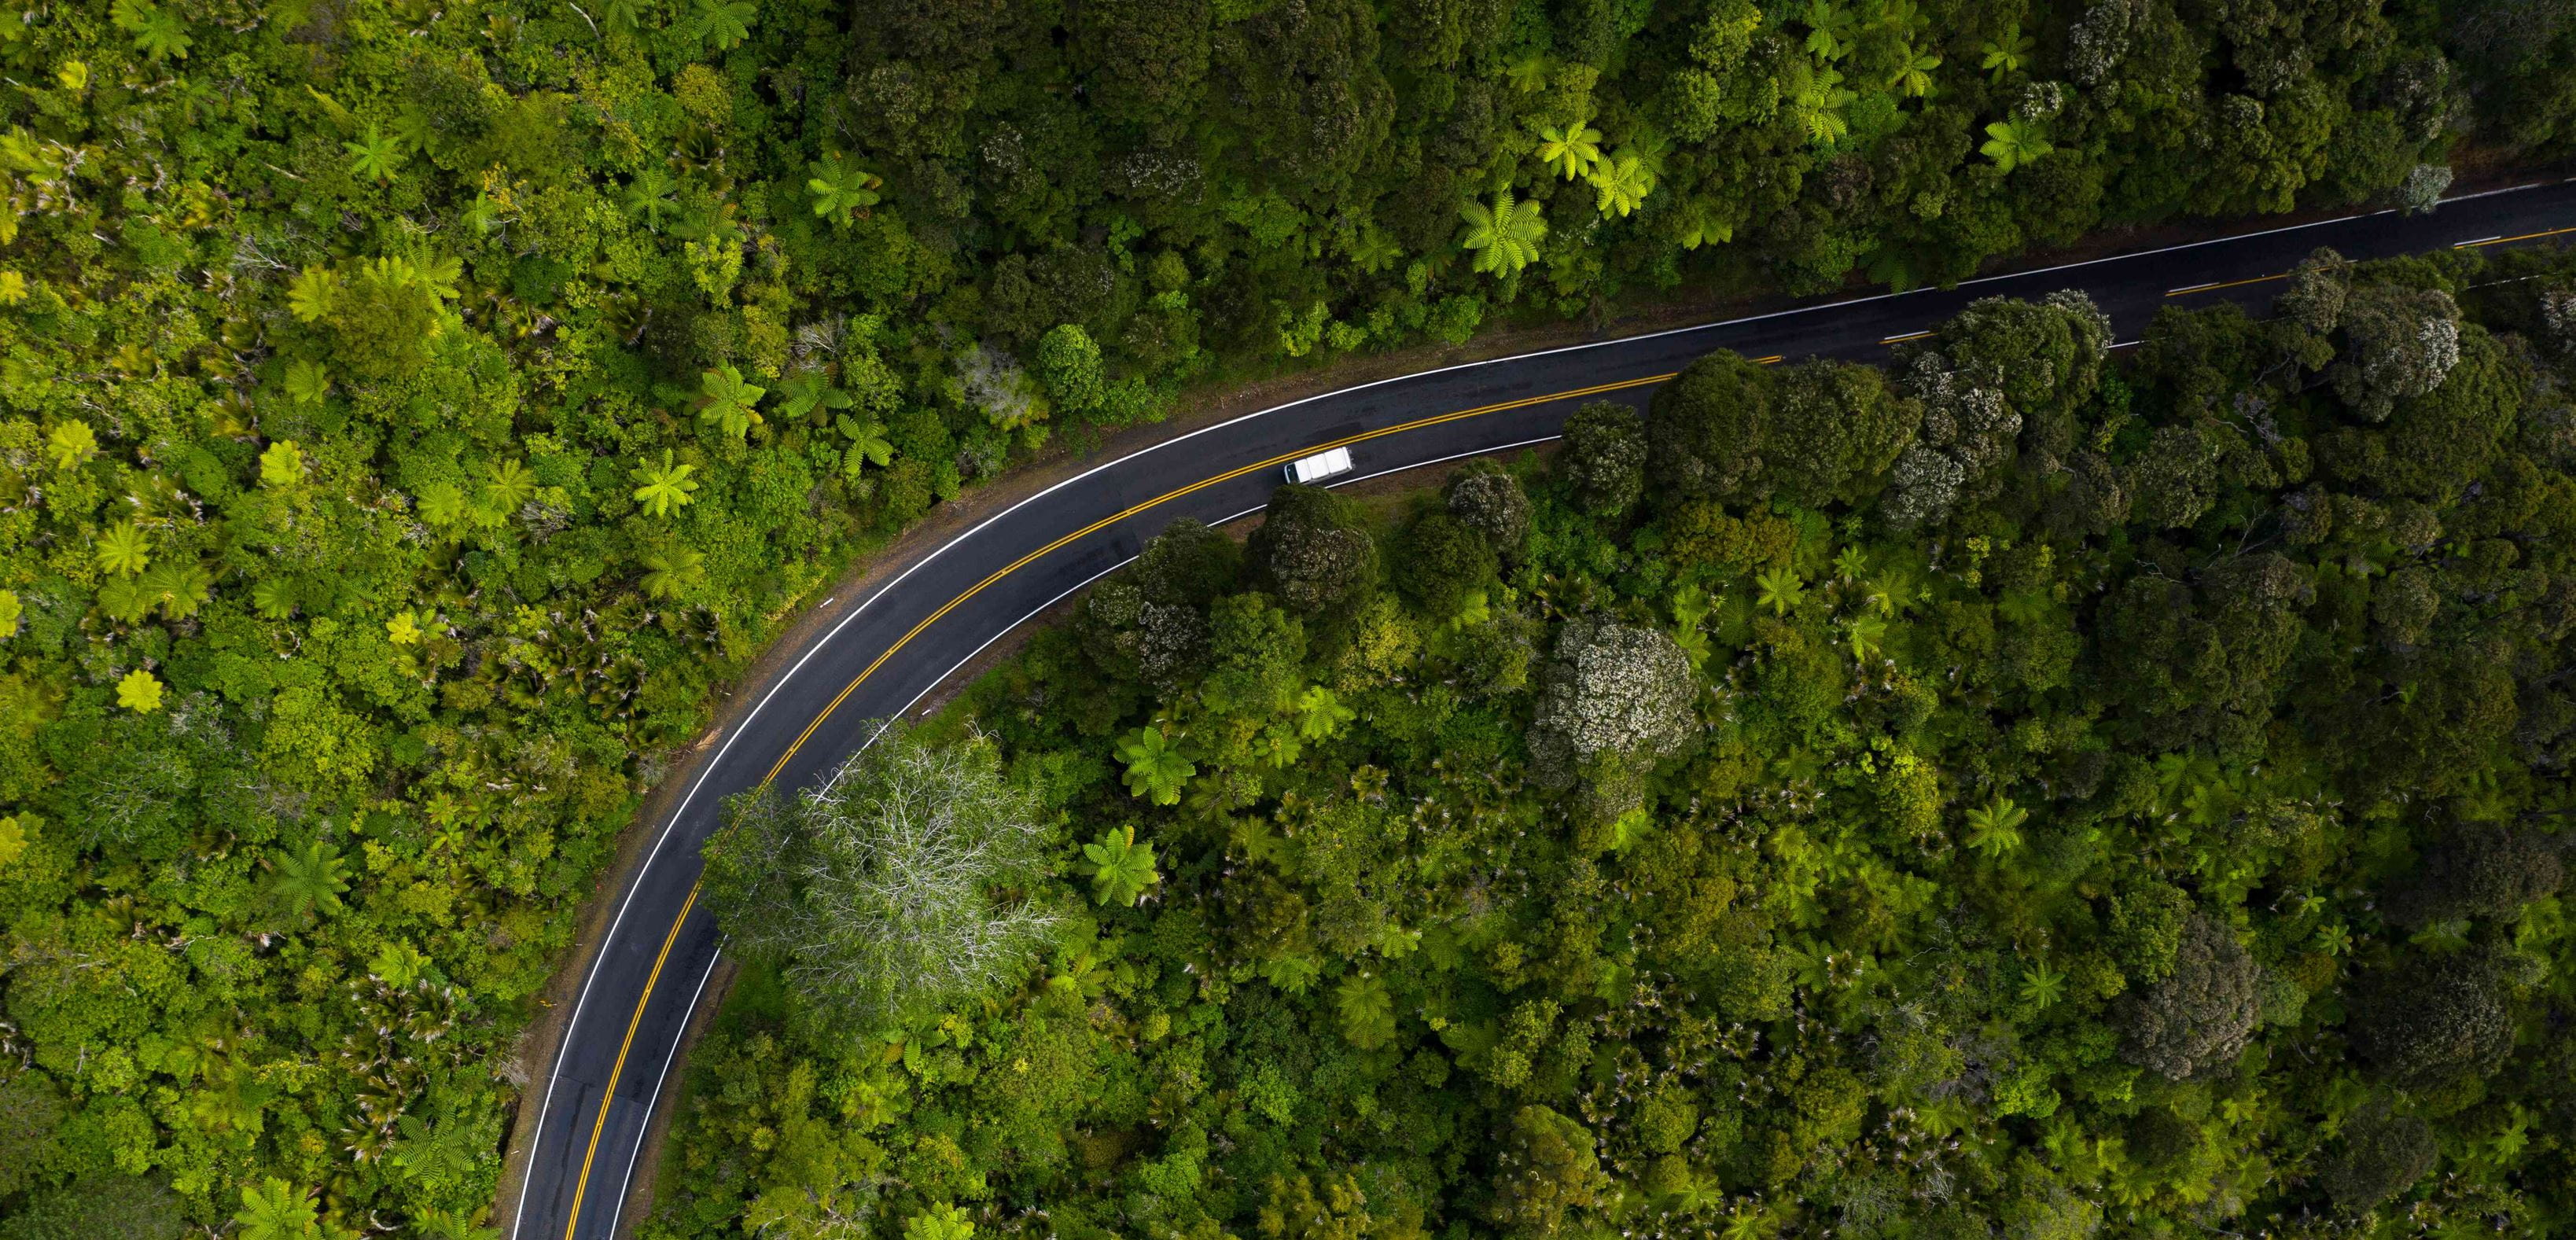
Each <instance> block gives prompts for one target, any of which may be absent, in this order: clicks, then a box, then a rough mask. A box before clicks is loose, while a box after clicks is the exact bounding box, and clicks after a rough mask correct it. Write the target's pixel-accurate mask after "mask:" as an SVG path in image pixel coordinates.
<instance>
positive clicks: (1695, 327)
mask: <svg viewBox="0 0 2576 1240" xmlns="http://www.w3.org/2000/svg"><path fill="white" fill-rule="evenodd" d="M2568 179H2569V180H2570V181H2576V177H2570V178H2568ZM2544 184H2548V182H2532V183H2530V184H2527V185H2514V186H2508V187H2506V188H2504V189H2491V190H2486V191H2484V192H2482V193H2476V194H2462V195H2460V196H2459V197H2456V198H2445V199H2442V200H2441V201H2442V202H2445V203H2449V202H2466V201H2469V200H2470V199H2473V198H2488V197H2493V196H2494V195H2497V194H2510V193H2515V192H2518V191H2521V190H2526V189H2536V188H2539V187H2540V186H2541V185H2544ZM2437 205H2438V204H2437ZM2393 209H2394V208H2391V209H2390V210H2393ZM2388 213H2389V212H2388V211H2375V212H2363V213H2359V214H2354V215H2341V216H2336V217H2335V218H2333V219H2327V220H2314V221H2311V222H2309V223H2305V224H2286V225H2283V226H2281V227H2278V228H2266V229H2261V230H2258V231H2255V232H2250V233H2237V234H2234V235H2232V236H2226V237H2213V238H2210V239H2208V240H2205V241H2190V242H2184V243H2182V244H2180V245H2169V246H2163V247H2161V248H2158V249H2153V250H2136V251H2131V252H2128V253H2122V254H2111V255H2105V256H2104V257H2101V258H2092V259H2086V260H2084V261H2082V262H2074V263H2060V264H2057V265H2056V266H2053V267H2039V268H2034V269H2032V270H2029V271H2013V272H2004V273H2000V274H1997V275H1991V276H1979V277H1977V278H1976V279H1973V280H1962V281H1960V282H1959V283H1958V285H1957V286H1956V287H1959V288H1966V287H1968V286H1970V285H1974V284H1987V283H1992V282H1994V281H1997V280H2016V279H2023V278H2027V277H2030V276H2041V275H2047V274H2049V273H2051V272H2057V271H2072V270H2074V269H2076V268H2079V267H2091V266H2095V265H2097V264H2101V263H2110V262H2121V261H2126V260H2129V259H2135V258H2146V257H2150V256H2153V255H2157V254H2170V253H2174V252H2176V251H2179V250H2193V249H2200V248H2202V247H2205V246H2212V245H2219V244H2223V243H2225V242H2229V241H2245V240H2250V239H2252V238H2255V237H2268V236H2272V235H2274V234H2276V233H2285V232H2296V231H2298V230H2300V229H2305V228H2322V227H2325V226H2326V225H2329V224H2341V223H2345V222H2348V221H2351V220H2356V219H2360V218H2363V216H2364V215H2386V214H2388ZM1932 291H1935V290H1934V289H1932V288H1930V287H1925V288H1918V289H1909V290H1907V291H1905V292H1902V293H1876V294H1872V295H1870V296H1867V297H1853V298H1847V299H1845V300H1842V301H1832V302H1820V303H1818V304H1815V305H1812V306H1797V307H1793V308H1791V309H1787V310H1774V311H1772V312H1770V313H1768V314H1752V315H1744V316H1741V317H1738V318H1732V319H1723V320H1720V321H1718V322H1714V323H1696V324H1692V325H1690V326H1687V327H1671V328H1666V329H1664V330H1662V331H1654V332H1643V333H1640V334H1638V335H1634V336H1621V337H1618V338H1616V339H1612V340H1593V341H1586V342H1583V343H1581V344H1571V345H1561V346H1559V347H1557V348H1553V349H1538V350H1534V351H1532V352H1528V353H1515V354H1511V355H1509V356H1506V357H1491V358H1485V359H1483V360H1481V361H1473V362H1459V363H1457V364H1454V365H1449V366H1440V367H1435V368H1433V369H1430V370H1417V371H1414V372H1412V373H1411V374H1404V375H1396V376H1392V377H1389V378H1385V379H1375V380H1371V381H1370V382H1367V383H1357V384H1353V385H1351V386H1349V387H1342V388H1335V389H1333V390H1331V391H1329V392H1318V393H1315V394H1314V395H1312V396H1305V397H1300V398H1298V399H1296V400H1292V401H1287V402H1285V403H1282V404H1277V405H1272V406H1270V407H1269V408H1266V409H1256V410H1253V411H1252V412H1250V413H1245V414H1239V415H1237V416H1235V417H1231V418H1228V419H1226V420H1225V421H1222V422H1214V423H1210V424H1209V425H1206V426H1203V427H1200V428H1199V429H1197V430H1194V431H1188V432H1185V433H1183V434H1179V435H1175V436H1173V437H1172V438H1170V439H1165V440H1162V441H1159V442H1156V443H1151V444H1147V445H1146V446H1144V447H1142V448H1139V449H1137V450H1136V451H1134V452H1130V453H1128V454H1126V455H1125V456H1121V457H1118V458H1116V459H1114V460H1108V461H1103V462H1101V463H1100V464H1098V465H1094V466H1092V467H1091V468H1089V469H1086V470H1084V471H1082V472H1081V473H1078V474H1075V475H1073V476H1072V477H1070V478H1066V479H1064V480H1063V481H1061V482H1057V483H1055V484H1054V485H1052V486H1049V487H1046V488H1044V489H1043V490H1040V491H1037V492H1035V493H1033V494H1030V495H1028V496H1027V497H1025V498H1023V499H1021V500H1020V501H1019V502H1017V503H1014V504H1012V505H1011V506H1010V507H1008V508H1005V509H1003V510H1002V511H1000V512H997V513H994V514H993V515H992V516H989V517H986V518H985V519H983V520H982V521H979V522H976V523H975V524H974V525H972V526H969V527H967V528H966V529H965V530H964V531H962V532H960V533H959V534H957V535H956V536H955V537H953V538H951V539H949V540H948V541H946V542H944V543H941V544H939V545H938V546H937V547H933V548H931V550H930V551H929V552H928V553H927V554H924V555H923V556H922V557H921V558H920V559H918V560H915V561H914V562H913V563H911V564H910V565H908V566H906V567H905V568H904V570H903V571H902V572H900V573H898V574H896V575H895V577H894V579H893V580H891V581H888V582H886V583H885V584H884V585H882V586H880V587H878V588H877V589H876V591H875V592H874V593H871V594H870V595H868V596H867V597H866V598H864V599H861V600H860V601H859V603H858V605H857V606H855V607H853V608H851V609H850V612H849V614H848V615H846V616H843V617H842V618H841V620H840V622H839V623H837V624H834V625H833V626H832V627H831V629H830V630H828V631H826V632H825V633H824V634H823V636H822V637H820V638H819V639H817V640H816V641H815V642H814V644H813V645H812V646H811V647H809V648H807V650H806V651H805V653H804V654H803V655H800V656H798V658H797V660H796V662H795V663H794V664H792V665H790V666H789V667H788V669H787V671H786V672H785V674H783V675H781V676H780V677H779V678H778V679H777V680H776V681H774V682H772V683H771V685H770V687H769V691H768V692H767V693H764V694H762V695H761V697H760V701H758V702H756V703H754V704H753V705H752V708H751V710H750V712H749V713H747V714H745V715H744V716H743V717H742V722H741V723H739V724H736V725H735V726H734V728H733V729H732V731H731V732H729V733H728V734H727V735H726V736H725V741H724V744H722V745H720V746H718V747H717V749H716V753H715V756H714V757H713V758H710V759H708V761H707V764H706V765H705V766H703V767H700V768H699V770H698V775H697V778H695V779H693V780H691V781H690V783H689V790H688V791H687V792H686V793H683V794H682V795H681V797H680V804H679V805H678V806H677V807H675V808H674V809H673V810H672V811H671V816H670V817H669V818H667V819H665V820H663V823H662V829H661V830H660V831H659V832H657V833H656V834H655V835H654V838H653V847H652V848H651V849H650V850H649V851H647V852H646V853H645V854H644V863H643V864H642V865H640V866H637V867H636V870H635V881H633V882H631V883H629V884H627V887H626V894H625V895H624V896H623V897H621V898H620V899H619V901H618V904H617V915H616V916H615V917H613V918H611V919H610V920H609V923H608V932H607V933H606V934H605V935H602V936H601V938H600V944H599V951H598V953H597V954H596V955H594V956H592V957H591V962H590V969H589V970H588V972H587V974H586V975H585V976H584V977H583V978H582V984H581V994H580V996H579V997H577V998H575V999H574V1000H573V1008H572V1016H571V1018H570V1019H568V1020H566V1021H565V1022H564V1039H563V1043H562V1044H561V1045H559V1046H557V1047H556V1048H555V1062H554V1066H553V1067H552V1068H551V1069H549V1070H548V1071H547V1073H546V1089H545V1093H544V1094H543V1095H542V1097H541V1098H540V1100H539V1101H538V1104H537V1127H536V1129H535V1130H534V1131H535V1135H534V1136H533V1137H532V1138H531V1141H532V1142H533V1143H542V1142H543V1141H544V1140H545V1130H546V1129H545V1125H546V1116H547V1114H548V1113H549V1112H550V1111H551V1110H552V1109H553V1107H554V1092H555V1082H556V1081H557V1080H558V1079H560V1078H561V1077H562V1075H563V1064H564V1060H565V1059H566V1058H568V1057H569V1056H570V1055H571V1053H572V1042H573V1034H574V1032H575V1031H576V1030H578V1029H579V1028H580V1025H581V1014H582V1011H583V1009H584V1008H586V1007H587V1006H588V1005H589V1003H590V990H591V986H592V985H593V983H595V982H596V981H597V980H598V978H599V966H600V963H601V962H602V961H604V960H606V959H607V958H608V948H609V946H610V944H612V943H614V942H615V941H616V938H617V931H618V930H619V929H620V928H621V927H622V926H624V924H625V922H626V913H627V910H628V908H629V907H631V906H632V905H633V904H634V901H635V892H636V891H637V890H638V889H639V888H641V887H642V886H643V885H644V876H645V875H647V874H649V873H651V872H652V869H653V863H654V862H655V861H657V860H659V859H660V857H661V855H662V845H664V844H665V843H668V842H669V840H670V837H671V829H672V828H673V827H676V826H678V825H679V822H680V819H682V818H683V817H686V816H687V814H688V810H689V806H690V804H691V803H692V802H694V801H695V800H696V799H697V795H698V789H699V787H700V786H701V785H703V784H704V783H705V782H706V778H707V776H708V775H710V774H712V773H713V772H714V771H715V770H716V769H717V768H718V767H720V766H722V765H723V764H724V757H725V754H727V753H728V752H730V751H731V750H732V749H733V743H734V741H735V740H737V739H739V738H740V737H741V736H742V734H743V733H744V732H745V731H748V730H749V729H750V725H751V722H752V720H754V719H756V718H758V717H759V715H760V712H761V709H762V708H763V707H766V706H768V705H769V703H770V700H771V699H773V698H775V697H777V696H778V691H779V690H780V689H783V688H785V687H786V686H787V684H788V682H790V681H792V680H794V679H795V678H796V674H797V673H798V672H800V671H802V670H804V667H805V664H806V663H807V662H809V661H811V660H812V659H813V657H814V656H815V655H816V654H819V653H821V652H822V650H823V648H824V647H826V646H829V645H831V644H832V639H833V638H835V637H838V636H840V633H841V630H842V629H843V628H846V627H848V625H849V624H850V623H851V622H852V621H855V620H857V619H858V618H859V617H860V616H861V615H862V614H864V613H865V612H866V611H867V609H868V605H869V604H871V603H874V602H876V601H877V600H878V599H880V598H883V597H885V596H886V594H887V593H888V592H890V591H892V590H893V589H894V588H895V587H896V586H899V585H902V584H903V582H904V580H905V579H906V578H908V577H910V576H912V574H913V573H914V572H915V571H917V570H919V569H920V568H921V567H922V566H923V565H926V564H928V563H930V562H931V561H932V560H935V559H938V558H939V557H940V556H941V555H942V554H944V553H946V552H947V551H948V550H949V549H950V548H952V547H955V546H956V545H957V544H959V543H961V542H964V541H966V540H967V539H969V538H972V537H974V536H975V535H976V534H978V533H981V532H982V531H983V530H984V528H985V527H987V526H990V525H992V524H993V523H994V522H997V521H1000V520H1002V519H1003V518H1005V517H1008V516H1010V515H1011V514H1012V513H1015V512H1018V511H1019V510H1020V509H1022V508H1025V507H1027V506H1028V505H1030V504H1033V503H1036V502H1037V501H1038V500H1041V499H1044V498H1046V497H1047V496H1049V495H1052V494H1054V493H1055V492H1057V491H1060V490H1063V489H1064V488H1066V487H1069V486H1072V485H1073V484H1075V483H1077V482H1081V481H1083V480H1084V479H1087V478H1089V477H1091V476H1092V475H1093V474H1096V473H1099V472H1101V471H1102V470H1105V469H1110V468H1112V467H1115V466H1118V465H1123V464H1126V463H1127V462H1129V461H1132V460H1135V459H1137V458H1139V457H1142V456H1145V455H1148V454H1150V453H1153V452H1156V451H1159V450H1161V449H1163V448H1168V447H1170V446H1172V445H1173V444H1177V443H1182V442H1185V441H1187V440H1191V439H1196V438H1198V437H1199V436H1201V435H1205V434H1208V433H1210V432H1212V431H1219V430H1223V429H1225V428H1226V427H1229V426H1233V425H1235V424H1237V423H1240V422H1246V421H1250V420H1251V419H1253V418H1259V417H1266V416H1268V415H1270V414H1274V413H1280V412H1284V411H1286V410H1289V409H1294V408H1296V407H1298V406H1300V405H1306V404H1311V403H1313V402H1315V401H1319V400H1324V399H1327V398H1329V397H1336V396H1344V395H1348V394H1350V393H1352V392H1362V391H1366V390H1368V389H1370V388H1374V387H1382V386H1385V385H1387V384H1391V383H1405V382H1410V381H1412V380H1415V379H1427V378H1430V377H1431V376H1433V375H1442V374H1448V373H1449V372H1451V371H1458V370H1471V369H1474V368H1476V367H1479V366H1493V365H1499V364H1501V363H1504V362H1517V361H1526V360H1528V359H1530V358H1535V357H1549V356H1553V355H1555V354H1559V353H1574V352H1580V351H1582V350H1585V349H1597V348H1602V347H1604V346H1608V345H1622V344H1633V343H1635V342H1637V341H1640V340H1654V339H1657V338H1659V337H1663V336H1678V335H1682V334H1684V333H1687V332H1701V331H1713V330H1716V329H1718V328H1722V327H1734V326H1738V325H1740V324H1745V323H1757V322H1761V321H1763V320H1766V319H1776V318H1785V317H1787V316H1790V315H1795V314H1811V313H1814V312H1816V311H1819V310H1835V309H1842V308H1845V307H1849V306H1859V305H1867V304H1868V303H1870V302H1875V301H1886V300H1888V299H1890V298H1895V297H1910V296H1913V295H1915V294H1917V293H1926V292H1932ZM1433 463H1435V462H1424V464H1433ZM1406 468H1408V469H1409V468H1415V467H1414V466H1407V467H1406ZM1369 476H1370V477H1376V476H1378V475H1375V474H1372V475H1369ZM1348 481H1352V482H1357V481H1361V479H1357V478H1353V479H1349V480H1348ZM1255 511H1257V510H1255ZM1234 519H1237V518H1228V520H1234ZM1050 606H1052V604H1050ZM1014 627H1016V626H1014ZM907 709H909V708H907ZM536 1156H537V1149H536V1145H535V1144H531V1146H530V1148H529V1152H528V1168H527V1173H526V1174H524V1175H522V1176H521V1178H520V1181H519V1207H518V1209H517V1210H516V1211H515V1212H513V1213H512V1215H511V1218H510V1234H511V1236H512V1238H513V1240H517V1237H518V1235H519V1233H520V1232H521V1231H522V1230H523V1229H524V1228H525V1226H526V1222H527V1214H528V1194H529V1193H530V1192H531V1191H532V1190H533V1189H534V1188H535V1186H536V1175H535V1172H536Z"/></svg>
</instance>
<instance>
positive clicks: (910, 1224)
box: [903, 1203, 975, 1240]
mask: <svg viewBox="0 0 2576 1240" xmlns="http://www.w3.org/2000/svg"><path fill="white" fill-rule="evenodd" d="M974 1236H975V1224H974V1223H973V1222H971V1221H969V1220H968V1219H967V1217H966V1212H965V1211H964V1210H961V1209H959V1208H957V1207H956V1206H952V1205H947V1204H945V1203H941V1204H937V1205H933V1206H931V1207H930V1208H929V1209H927V1210H924V1211H922V1212H921V1213H919V1214H916V1215H913V1216H912V1217H911V1218H908V1219H905V1220H904V1223H903V1240H974Z"/></svg>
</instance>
